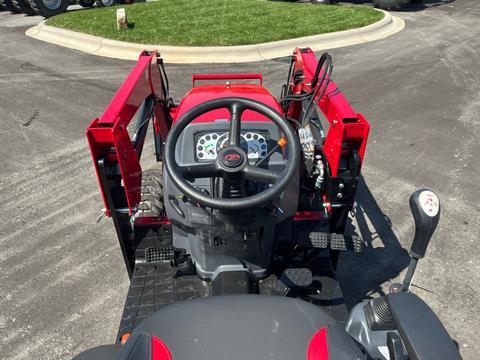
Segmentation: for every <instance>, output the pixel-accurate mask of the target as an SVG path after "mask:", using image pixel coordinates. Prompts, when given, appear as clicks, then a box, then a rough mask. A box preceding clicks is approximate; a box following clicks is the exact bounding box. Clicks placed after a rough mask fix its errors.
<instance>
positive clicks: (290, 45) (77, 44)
mask: <svg viewBox="0 0 480 360" xmlns="http://www.w3.org/2000/svg"><path fill="white" fill-rule="evenodd" d="M382 12H383V13H384V14H385V16H384V18H383V19H382V20H380V21H378V22H376V23H373V24H370V25H368V26H365V27H362V28H358V29H351V30H345V31H339V32H334V33H328V34H321V35H312V36H306V37H301V38H296V39H289V40H282V41H274V42H269V43H263V44H256V45H242V46H210V47H197V46H193V47H186V46H165V45H146V44H134V43H128V42H122V41H116V40H109V39H104V38H101V37H98V36H93V35H87V34H83V33H78V32H75V31H70V30H64V29H60V28H57V27H53V26H48V25H45V21H43V22H41V23H40V24H38V25H37V26H34V27H32V28H30V29H28V30H27V31H26V32H25V34H26V35H27V36H30V37H32V38H34V39H37V40H42V41H46V42H49V43H52V44H56V45H60V46H64V47H67V48H71V49H76V50H79V51H83V52H85V53H89V54H94V55H99V56H105V57H109V58H115V59H123V60H137V59H138V55H139V54H140V52H141V51H143V50H158V51H160V53H161V55H162V57H163V58H164V60H165V61H166V62H168V63H177V64H189V63H239V62H252V61H262V60H267V59H274V58H279V57H283V56H288V55H290V54H291V53H292V51H293V49H294V48H295V47H307V46H308V47H310V48H312V49H313V50H314V51H319V50H326V49H333V48H338V47H343V46H348V45H356V44H361V43H366V42H370V41H375V40H379V39H383V38H386V37H388V36H391V35H393V34H396V33H397V32H399V31H401V30H402V29H403V28H404V27H405V22H404V21H403V20H402V19H401V18H399V17H396V16H392V15H391V14H390V13H388V12H386V11H382Z"/></svg>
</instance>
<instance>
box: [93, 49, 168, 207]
mask: <svg viewBox="0 0 480 360" xmlns="http://www.w3.org/2000/svg"><path fill="white" fill-rule="evenodd" d="M161 61H162V60H161V59H160V58H159V55H158V54H157V53H149V52H146V51H145V52H143V53H142V54H141V55H140V57H139V59H138V62H137V64H136V65H135V67H134V68H133V69H132V71H131V72H130V74H129V75H128V77H127V79H126V80H125V82H124V83H123V84H122V86H121V87H120V89H119V90H118V91H117V93H116V94H115V96H114V98H113V99H112V101H111V102H110V104H109V105H108V107H107V109H106V110H105V112H104V113H103V115H102V116H101V117H100V118H97V119H95V120H93V122H92V123H91V124H90V126H89V127H88V129H87V131H86V134H87V138H88V143H89V145H90V150H91V153H92V157H93V162H94V165H95V170H96V173H97V178H98V180H99V184H100V189H101V192H102V197H103V201H104V204H105V213H106V215H107V216H111V213H112V211H114V210H115V209H112V204H111V203H110V202H109V201H108V195H107V190H106V189H105V184H104V182H103V181H102V178H101V174H100V169H99V161H100V160H108V161H109V162H113V163H116V164H117V165H118V170H119V173H120V174H121V177H122V179H123V189H124V193H125V200H126V204H125V205H126V206H127V207H128V212H129V214H130V215H133V213H134V212H135V209H136V208H137V206H138V203H139V202H140V187H141V182H142V169H141V166H140V156H141V152H142V147H143V140H144V136H145V131H142V130H144V129H137V130H138V131H137V135H138V134H141V135H142V136H140V137H138V136H137V137H136V138H135V139H132V138H131V136H130V134H129V133H128V131H127V127H128V125H129V124H130V122H131V121H132V118H133V117H134V116H135V114H136V113H137V111H138V110H139V108H140V107H141V106H145V107H147V108H149V107H150V108H152V111H153V125H154V131H155V135H156V136H157V137H159V138H160V139H163V140H164V139H165V138H166V136H167V133H168V130H169V128H170V124H171V121H170V119H169V114H168V109H167V108H166V103H167V99H166V89H165V78H164V74H162V72H161V71H160V70H159V65H161ZM149 115H150V113H149V112H146V113H145V116H146V117H147V116H149ZM143 120H145V121H143ZM147 120H148V119H142V120H141V121H140V124H141V125H142V126H145V128H146V126H148V121H147ZM132 140H133V141H132ZM116 210H118V209H116ZM122 211H125V209H123V210H122Z"/></svg>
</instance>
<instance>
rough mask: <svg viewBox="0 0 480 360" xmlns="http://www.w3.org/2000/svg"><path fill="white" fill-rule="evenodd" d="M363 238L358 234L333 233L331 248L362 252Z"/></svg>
mask: <svg viewBox="0 0 480 360" xmlns="http://www.w3.org/2000/svg"><path fill="white" fill-rule="evenodd" d="M362 245H363V242H362V239H361V238H360V236H356V235H341V234H331V237H330V249H332V250H343V251H348V250H353V251H355V252H362Z"/></svg>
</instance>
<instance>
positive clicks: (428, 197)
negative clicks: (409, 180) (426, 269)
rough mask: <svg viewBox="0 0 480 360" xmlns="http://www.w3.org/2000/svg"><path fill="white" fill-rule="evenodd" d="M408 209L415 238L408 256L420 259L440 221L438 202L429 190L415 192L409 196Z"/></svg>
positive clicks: (436, 197)
mask: <svg viewBox="0 0 480 360" xmlns="http://www.w3.org/2000/svg"><path fill="white" fill-rule="evenodd" d="M410 209H411V210H412V215H413V220H414V221H415V238H414V239H413V243H412V247H411V249H410V254H411V255H412V257H414V258H416V259H421V258H423V257H424V256H425V252H426V251H427V247H428V243H429V242H430V239H431V237H432V235H433V232H434V231H435V229H436V228H437V225H438V220H439V219H440V200H439V199H438V196H437V195H435V193H434V192H433V191H431V190H428V189H422V190H417V191H415V192H414V193H413V194H412V196H410Z"/></svg>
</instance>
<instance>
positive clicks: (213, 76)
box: [192, 73, 263, 87]
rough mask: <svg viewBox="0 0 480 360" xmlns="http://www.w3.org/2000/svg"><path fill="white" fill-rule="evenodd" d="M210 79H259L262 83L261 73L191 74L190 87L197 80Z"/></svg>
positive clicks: (193, 85)
mask: <svg viewBox="0 0 480 360" xmlns="http://www.w3.org/2000/svg"><path fill="white" fill-rule="evenodd" d="M200 80H202V81H212V80H221V81H225V80H259V81H260V85H262V84H263V78H262V74H255V73H244V74H193V75H192V87H195V82H197V81H200Z"/></svg>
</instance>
